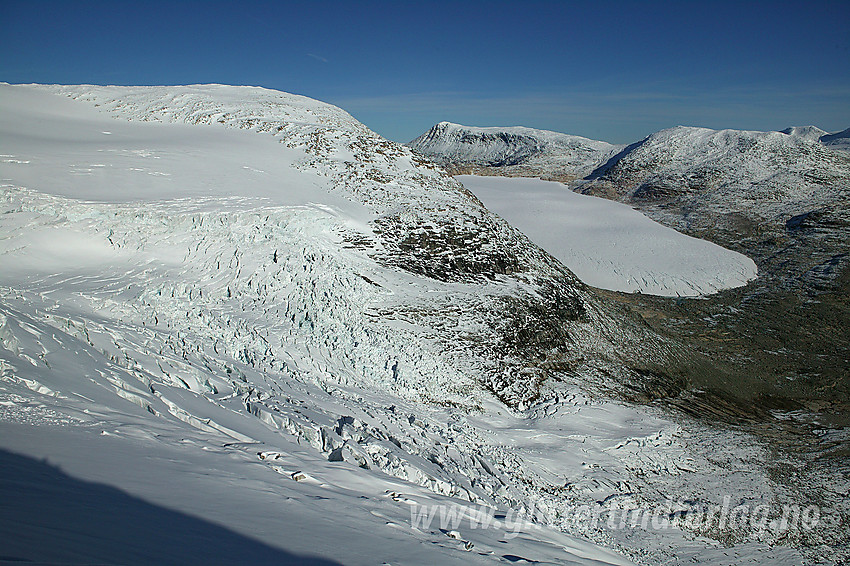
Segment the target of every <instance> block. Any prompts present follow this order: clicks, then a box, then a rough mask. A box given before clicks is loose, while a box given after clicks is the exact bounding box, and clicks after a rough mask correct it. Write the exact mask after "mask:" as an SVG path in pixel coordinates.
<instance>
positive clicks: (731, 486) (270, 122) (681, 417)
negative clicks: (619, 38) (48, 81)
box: [0, 85, 832, 564]
mask: <svg viewBox="0 0 850 566" xmlns="http://www.w3.org/2000/svg"><path fill="white" fill-rule="evenodd" d="M0 106H2V110H0V179H2V181H1V182H2V201H0V206H2V215H0V261H2V269H0V431H2V433H0V449H2V452H0V463H2V466H3V470H4V472H3V477H4V478H10V479H9V480H8V481H7V482H6V483H4V488H3V489H4V491H3V496H4V497H3V499H4V506H5V509H4V513H3V515H2V517H0V532H2V533H3V539H4V541H7V542H4V548H3V559H4V560H7V559H8V560H12V559H14V560H33V561H42V562H46V561H53V562H55V561H68V560H76V561H84V562H92V561H97V562H104V563H134V564H146V563H161V564H169V563H173V564H179V563H185V562H186V561H187V560H192V559H194V558H198V559H201V560H204V559H206V560H209V561H215V562H219V563H232V564H237V563H244V561H245V560H246V559H250V558H251V557H252V556H253V557H255V559H256V560H263V559H274V560H279V561H281V562H283V563H285V562H286V561H290V562H292V563H303V562H306V561H308V560H312V561H313V562H315V563H344V564H372V563H375V562H376V561H381V562H386V563H393V564H396V563H397V564H434V563H441V564H444V563H445V564H449V563H458V564H461V563H462V564H469V563H482V564H484V563H499V562H502V563H503V562H504V561H511V562H513V561H519V560H523V559H524V560H526V561H537V562H542V563H576V564H599V563H603V564H629V563H642V564H656V563H659V562H668V563H677V562H686V561H696V562H698V563H703V564H732V563H737V562H740V561H744V560H750V559H758V560H763V561H764V560H767V561H772V563H777V564H783V563H784V564H797V563H801V562H802V561H804V560H805V559H806V558H805V557H804V556H803V553H802V552H801V550H800V549H799V548H797V547H796V546H795V545H789V544H785V541H787V540H797V539H799V538H800V537H803V536H805V537H809V539H814V540H823V541H826V542H828V541H829V540H830V538H829V537H830V536H832V535H831V531H830V530H829V529H830V526H829V525H828V524H824V526H822V527H820V528H818V529H814V530H812V531H806V532H803V531H802V530H800V527H798V526H796V525H794V526H792V527H790V528H786V529H784V530H783V529H780V530H767V531H764V530H759V529H757V528H748V527H745V526H740V527H738V528H731V527H729V526H726V527H721V526H718V527H717V529H714V530H712V529H708V530H700V529H698V528H697V529H694V528H690V527H688V525H687V524H685V523H684V522H680V523H675V524H673V525H672V526H671V527H670V528H666V529H651V528H649V529H648V528H642V527H641V526H640V525H622V526H618V525H617V524H616V522H609V520H608V519H609V518H611V517H613V516H614V515H616V512H617V510H618V509H641V508H646V509H653V510H656V509H661V508H663V507H664V506H665V505H668V504H669V502H671V501H675V502H676V504H677V505H678V507H677V511H676V513H678V515H676V516H677V517H678V516H686V515H687V514H688V513H693V514H697V513H699V512H701V510H703V509H705V508H706V507H710V506H717V505H723V503H724V497H726V496H731V497H734V499H735V501H736V503H741V504H744V503H746V504H748V505H752V506H755V505H759V504H764V505H768V504H770V505H774V504H776V502H793V501H794V493H793V492H792V491H791V489H790V488H789V487H788V486H785V485H783V484H781V483H779V482H776V481H774V480H773V479H772V477H771V472H770V469H769V467H768V466H766V465H765V462H769V461H771V458H772V457H774V456H772V455H771V451H770V449H769V447H768V446H766V445H765V444H764V443H763V442H762V441H761V440H759V439H758V438H756V437H755V436H753V435H751V434H749V433H747V432H745V431H742V430H738V429H735V428H734V427H723V426H715V425H712V424H711V423H706V422H702V421H700V420H698V419H694V418H690V417H688V416H687V415H685V414H683V413H677V412H671V411H669V410H667V409H665V407H664V406H663V405H659V404H655V403H652V400H653V399H658V398H659V397H664V396H671V395H673V396H674V395H676V394H677V392H679V391H680V390H681V389H682V388H683V387H685V382H686V380H687V375H677V374H676V373H675V368H679V367H685V368H686V367H687V366H688V364H689V363H691V362H694V360H693V358H692V357H690V356H691V354H690V353H689V352H686V351H683V350H682V348H681V347H680V346H678V345H677V344H676V343H675V342H674V341H672V340H670V339H668V338H665V337H663V336H660V335H658V334H656V333H655V332H653V331H652V330H651V329H650V328H649V327H648V326H647V325H646V324H644V323H643V322H642V321H641V320H640V319H639V318H638V317H637V316H635V315H634V314H633V313H629V312H627V311H625V310H622V309H620V308H619V307H616V306H612V305H610V304H608V303H607V302H606V301H605V300H604V299H602V298H601V297H600V296H599V295H597V294H596V293H595V291H594V290H593V289H590V288H588V287H587V286H586V285H584V284H583V283H582V282H581V281H580V280H579V279H578V278H576V277H575V276H574V275H573V274H572V273H571V272H570V271H569V270H568V269H567V268H565V267H564V266H563V265H562V264H561V263H560V262H559V261H558V260H557V259H555V258H553V257H552V256H551V255H549V254H548V253H546V251H544V250H542V249H540V248H539V247H538V246H537V245H535V244H534V243H532V241H531V240H529V239H528V238H527V237H526V235H524V234H522V233H521V232H519V231H517V230H516V229H515V228H513V227H512V226H511V225H510V224H508V222H506V221H505V220H504V219H502V218H500V217H499V216H496V215H494V214H492V213H491V212H490V211H489V210H488V209H487V208H485V206H484V205H482V203H481V201H479V199H478V198H477V197H476V196H474V195H473V194H472V193H471V192H469V191H468V190H467V189H465V188H464V187H463V186H462V185H461V184H459V183H458V182H457V181H456V180H455V179H453V178H452V177H450V176H449V175H448V174H447V173H446V172H444V171H443V170H442V169H440V168H439V167H438V166H436V165H435V164H433V163H431V162H430V161H427V160H424V159H422V158H421V157H419V156H418V155H416V154H415V153H413V152H412V151H410V150H409V149H408V148H405V147H404V146H401V145H398V144H394V143H392V142H389V141H387V140H384V139H383V138H380V137H379V136H377V135H376V134H374V133H372V132H371V131H369V130H368V129H367V128H366V127H365V126H363V125H362V124H360V123H359V122H357V121H356V120H354V119H353V118H352V117H351V116H349V115H348V114H347V113H345V112H344V111H342V110H340V109H338V108H335V107H333V106H330V105H327V104H324V103H321V102H318V101H314V100H310V99H307V98H305V97H300V96H295V95H289V94H286V93H280V92H276V91H269V90H266V89H259V88H251V87H227V86H222V85H194V86H188V87H98V86H85V85H83V86H40V85H28V86H22V85H0ZM485 204H486V203H485ZM636 401H640V402H636ZM718 448H719V450H718ZM783 458H784V456H783ZM63 486H65V487H71V486H72V489H71V491H69V492H63V490H62V487H63ZM88 494H91V496H92V497H95V496H98V497H100V496H104V497H108V498H109V499H108V500H110V501H116V502H119V501H120V502H121V504H122V505H126V506H127V508H128V509H134V510H140V509H144V513H143V514H144V516H145V517H148V520H147V522H146V523H144V522H143V523H141V524H140V525H139V527H138V531H136V532H133V531H130V532H128V531H126V530H121V529H115V528H110V526H109V525H108V524H107V523H108V521H107V520H106V519H104V517H106V518H108V517H109V516H110V515H109V514H108V513H106V509H103V513H104V514H98V509H97V507H96V506H95V516H99V517H101V521H100V522H98V523H89V522H87V520H86V517H87V515H86V514H85V511H86V507H85V505H84V504H81V503H80V502H81V501H82V500H85V498H86V496H87V495H88ZM78 496H79V497H78ZM93 501H94V500H91V499H89V504H90V505H93ZM63 506H64V507H63ZM428 506H443V507H441V508H447V507H450V508H457V506H461V508H463V509H470V508H475V509H489V510H492V511H493V513H494V517H496V518H497V520H498V521H501V522H502V524H500V527H495V526H493V525H491V526H489V527H488V528H476V527H475V526H474V525H473V524H471V523H468V522H463V521H459V522H458V521H455V522H454V523H452V524H451V525H448V524H447V525H445V526H443V525H440V524H437V523H433V524H429V525H419V526H416V525H415V524H414V523H415V522H414V520H413V516H412V513H414V512H415V510H416V509H419V508H423V507H424V508H427V507H428ZM57 508H61V509H63V511H62V513H60V514H58V515H57V513H56V509H57ZM577 508H584V509H591V510H594V512H597V513H599V514H600V517H602V520H600V521H598V522H588V521H575V520H574V519H575V514H574V511H575V509H577ZM519 510H522V511H523V512H525V513H526V514H525V515H523V516H527V517H528V518H529V520H528V521H523V522H521V523H519V524H517V525H514V526H512V528H510V529H509V528H506V524H507V519H508V518H509V517H510V516H511V513H512V512H518V511H519ZM134 512H135V511H134ZM138 512H140V513H142V511H138ZM175 514H177V515H175ZM91 516H92V515H88V517H89V518H90V517H91ZM65 517H67V520H60V519H62V518H65ZM158 518H163V525H158V524H157V521H158V520H159V519H158ZM116 520H117V519H116ZM449 523H451V521H449ZM165 524H171V525H190V526H189V527H187V528H190V529H192V530H191V532H192V533H196V534H193V535H192V537H189V538H187V539H186V540H183V539H180V538H177V537H176V536H175V534H174V532H162V533H160V532H158V530H157V528H158V527H160V526H161V527H163V528H164V525H165ZM22 525H27V528H22ZM222 529H224V530H225V531H227V536H228V537H231V539H232V540H233V541H235V542H234V544H239V545H244V546H242V547H241V552H240V550H239V549H237V550H235V551H234V550H233V549H232V548H231V549H226V548H223V549H218V550H216V547H211V548H212V550H209V548H208V549H207V550H205V545H206V544H207V540H208V538H205V537H210V536H213V534H215V535H216V536H223V532H222ZM789 529H790V530H789ZM152 540H160V541H164V542H163V543H162V545H161V546H159V547H158V546H157V545H154V544H151V541H152ZM85 541H89V542H87V543H85V544H84V542H85ZM721 541H723V542H721ZM214 551H215V552H216V553H215V554H213V552H214Z"/></svg>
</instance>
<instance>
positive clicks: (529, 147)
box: [407, 122, 620, 175]
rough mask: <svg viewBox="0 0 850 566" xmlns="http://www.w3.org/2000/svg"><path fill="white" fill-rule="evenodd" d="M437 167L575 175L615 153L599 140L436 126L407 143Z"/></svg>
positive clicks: (508, 129)
mask: <svg viewBox="0 0 850 566" xmlns="http://www.w3.org/2000/svg"><path fill="white" fill-rule="evenodd" d="M407 145H408V146H409V147H411V148H412V149H414V150H416V151H417V152H419V153H421V154H423V155H426V156H428V157H430V158H432V159H434V160H435V161H437V162H438V163H442V164H446V165H447V164H451V165H452V166H461V167H463V166H473V167H482V168H486V167H500V168H505V169H503V170H513V173H515V174H517V175H521V174H522V172H523V171H526V170H529V169H533V168H543V169H545V170H547V171H548V170H551V171H556V170H560V171H564V170H569V171H570V172H571V174H575V175H581V174H582V173H586V172H589V171H590V170H592V169H593V167H595V166H596V165H598V164H599V163H601V162H602V161H604V160H605V159H607V157H609V156H610V155H612V154H613V153H616V151H618V150H619V149H620V146H615V145H612V144H609V143H607V142H603V141H596V140H591V139H587V138H583V137H580V136H573V135H568V134H561V133H558V132H551V131H547V130H536V129H533V128H526V127H522V126H514V127H505V128H503V127H493V128H478V127H472V126H461V125H459V124H453V123H451V122H440V123H439V124H437V125H435V126H434V127H432V128H431V129H430V130H429V131H427V132H426V133H424V134H422V135H421V136H419V137H418V138H416V139H415V140H413V141H411V142H410V143H408V144H407Z"/></svg>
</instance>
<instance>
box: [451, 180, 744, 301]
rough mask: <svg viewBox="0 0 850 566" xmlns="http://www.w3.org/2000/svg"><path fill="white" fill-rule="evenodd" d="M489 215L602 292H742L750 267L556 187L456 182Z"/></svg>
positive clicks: (634, 214)
mask: <svg viewBox="0 0 850 566" xmlns="http://www.w3.org/2000/svg"><path fill="white" fill-rule="evenodd" d="M458 179H459V180H460V181H461V182H462V183H463V185H464V186H465V187H466V188H468V189H469V190H470V191H472V192H473V193H474V194H475V196H477V197H478V198H480V199H481V201H482V202H483V203H484V204H485V205H486V206H487V208H489V209H490V210H492V211H493V212H495V213H497V214H499V215H501V216H502V217H504V218H505V219H506V220H507V221H508V222H510V223H511V224H513V225H514V226H516V227H517V228H519V229H520V230H522V231H523V232H524V233H525V234H526V235H527V236H528V237H529V238H531V240H532V241H533V242H534V243H536V244H537V245H539V246H540V247H542V248H543V249H544V250H546V251H548V252H549V253H551V254H552V255H553V256H555V257H556V258H558V259H559V260H561V262H563V264H564V265H566V266H567V267H568V268H569V269H570V271H572V272H573V273H575V274H576V275H577V276H578V278H579V279H581V280H582V281H584V282H585V283H587V284H588V285H593V286H594V287H600V288H602V289H609V290H612V291H625V292H627V293H636V292H637V293H648V294H651V295H663V296H671V297H675V296H682V297H688V296H700V295H707V294H711V293H715V292H717V291H721V290H723V289H729V288H734V287H739V286H741V285H746V284H747V282H749V281H751V280H752V279H754V278H755V277H756V276H757V274H758V269H757V268H756V264H755V263H754V262H753V260H751V259H749V258H747V257H746V256H744V255H742V254H739V253H737V252H733V251H730V250H727V249H724V248H722V247H720V246H718V245H716V244H712V243H711V242H707V241H705V240H699V239H697V238H691V237H689V236H686V235H684V234H682V233H680V232H677V231H675V230H673V229H671V228H667V227H665V226H662V225H661V224H658V223H657V222H654V221H652V220H650V219H649V218H647V217H646V216H644V215H643V214H641V213H640V212H638V211H636V210H634V209H633V208H631V207H629V206H627V205H624V204H621V203H618V202H613V201H610V200H606V199H601V198H597V197H590V196H585V195H580V194H577V193H574V192H572V191H571V190H570V189H569V188H568V187H566V186H564V185H562V184H561V183H556V182H552V181H541V180H539V179H527V178H516V177H494V176H487V177H478V176H472V175H463V176H460V177H458Z"/></svg>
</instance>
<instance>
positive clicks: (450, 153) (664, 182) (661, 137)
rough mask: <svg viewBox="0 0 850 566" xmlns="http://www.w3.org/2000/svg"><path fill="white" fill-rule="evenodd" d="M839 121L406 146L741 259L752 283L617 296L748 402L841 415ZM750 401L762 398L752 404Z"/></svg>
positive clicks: (848, 276) (844, 312)
mask: <svg viewBox="0 0 850 566" xmlns="http://www.w3.org/2000/svg"><path fill="white" fill-rule="evenodd" d="M847 140H848V130H845V131H843V132H839V133H835V134H829V133H827V132H825V131H824V130H821V129H819V128H816V127H813V126H809V127H802V128H789V129H787V130H784V131H783V132H755V131H740V130H710V129H706V128H694V127H682V126H680V127H674V128H670V129H666V130H662V131H659V132H656V133H654V134H652V135H650V136H648V137H647V138H645V139H643V140H641V141H638V142H636V143H633V144H630V145H627V146H614V145H611V144H606V143H604V142H595V141H591V140H586V139H584V138H579V137H576V136H568V135H565V134H558V133H554V132H547V131H541V130H532V129H529V128H516V127H512V128H471V127H464V126H459V125H456V124H449V123H446V122H442V123H440V124H437V125H436V126H434V127H433V128H431V130H429V131H428V132H427V133H426V134H423V135H422V136H420V137H418V138H416V139H415V140H413V141H411V142H410V143H409V144H408V145H409V146H410V147H411V148H413V149H414V150H415V151H417V152H419V153H422V154H423V155H426V156H428V157H430V158H432V159H434V160H436V161H437V162H439V163H441V164H443V165H444V166H445V167H447V168H448V170H449V171H452V172H463V173H477V174H484V175H506V176H531V177H540V178H542V179H547V180H560V181H562V182H564V183H566V184H567V186H568V187H569V189H572V190H574V191H577V192H580V193H583V194H588V195H594V196H599V197H604V198H609V199H614V200H617V201H621V202H624V203H627V204H629V205H630V206H632V207H634V208H637V209H639V210H640V211H642V212H643V213H644V214H646V215H647V216H649V217H650V218H653V219H654V220H656V221H658V222H660V223H662V224H665V225H667V226H670V227H672V228H675V229H676V230H679V231H680V232H683V233H685V234H688V235H692V236H696V237H699V238H703V239H706V240H709V241H712V242H714V243H717V244H719V245H722V246H724V247H727V248H730V249H733V250H735V251H738V252H741V253H743V254H745V255H747V256H749V257H751V258H752V259H753V260H754V261H755V262H756V264H757V265H758V268H759V278H758V279H757V280H755V281H753V282H752V283H750V284H749V285H747V286H746V287H744V288H741V289H735V290H728V291H724V292H722V293H719V294H716V295H712V296H711V297H708V298H706V299H705V300H667V299H661V298H656V297H649V296H638V295H626V294H620V295H619V296H618V297H619V299H620V300H622V301H624V302H626V303H628V304H631V305H632V306H634V307H636V308H638V309H639V310H640V311H641V312H643V313H644V316H645V318H646V319H647V321H649V322H650V323H651V324H653V326H655V327H656V328H657V329H659V330H662V331H664V332H667V333H670V334H672V335H675V336H677V337H678V338H680V339H684V340H686V341H690V342H691V343H693V344H694V345H695V346H696V347H697V348H698V349H699V350H700V351H702V352H703V353H705V354H706V355H708V356H709V357H710V358H711V359H713V360H716V362H715V365H716V366H717V367H718V368H722V373H724V374H725V375H726V376H727V377H726V378H725V379H723V380H720V381H718V380H717V379H716V375H713V376H712V377H710V378H707V379H706V382H705V383H704V384H703V386H704V387H705V388H706V389H707V390H715V391H717V392H719V393H721V394H722V395H723V396H726V397H732V398H734V399H737V400H739V401H741V400H743V401H744V404H745V405H747V406H754V405H759V406H762V407H771V406H774V405H778V406H782V407H798V406H806V407H809V408H814V409H822V408H824V407H830V408H831V409H835V410H837V411H838V413H839V414H844V415H847V414H848V405H847V399H848V398H850V378H848V375H847V372H846V367H847V364H848V363H850V339H848V334H847V332H846V328H847V325H848V323H850V305H848V301H847V299H846V297H848V296H850V212H848V211H850V207H848V205H850V153H848V152H847V151H844V150H845V149H846V148H847V147H848V145H847ZM753 399H760V400H761V401H762V402H761V403H758V404H752V403H751V401H752V400H753Z"/></svg>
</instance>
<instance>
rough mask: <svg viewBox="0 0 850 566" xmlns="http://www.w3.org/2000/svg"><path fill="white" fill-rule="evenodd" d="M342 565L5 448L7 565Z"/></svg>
mask: <svg viewBox="0 0 850 566" xmlns="http://www.w3.org/2000/svg"><path fill="white" fill-rule="evenodd" d="M33 563H61V564H89V565H91V564H122V565H131V564H145V565H149V564H221V565H225V564H234V565H235V564H275V565H278V564H282V565H286V564H299V565H300V564H307V565H314V566H332V565H335V564H338V563H336V562H332V561H330V560H325V559H322V558H314V557H309V556H299V555H295V554H291V553H289V552H286V551H284V550H280V549H277V548H273V547H271V546H268V545H266V544H264V543H262V542H259V541H256V540H252V539H250V538H247V537H244V536H242V535H240V534H237V533H235V532H233V531H229V530H227V529H225V528H222V527H220V526H218V525H214V524H212V523H209V522H207V521H204V520H203V519H198V518H195V517H191V516H189V515H184V514H183V513H179V512H175V511H171V510H168V509H165V508H163V507H158V506H156V505H152V504H150V503H146V502H144V501H142V500H140V499H136V498H135V497H132V496H130V495H128V494H126V493H124V492H122V491H120V490H118V489H115V488H112V487H109V486H106V485H102V484H96V483H89V482H84V481H80V480H77V479H74V478H72V477H70V476H68V475H66V474H65V473H63V472H62V471H61V470H60V469H58V468H56V467H54V466H52V465H50V464H48V463H46V462H39V461H38V460H34V459H32V458H28V457H26V456H21V455H18V454H14V453H11V452H7V451H5V450H0V564H21V565H22V566H23V565H27V564H33Z"/></svg>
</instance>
